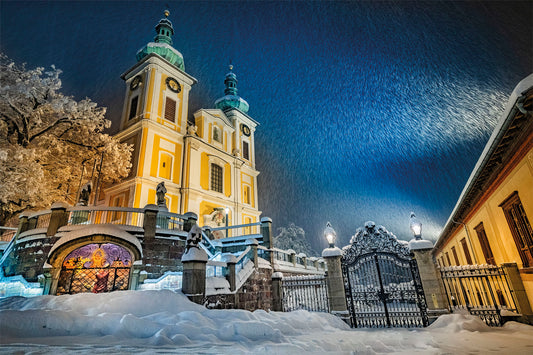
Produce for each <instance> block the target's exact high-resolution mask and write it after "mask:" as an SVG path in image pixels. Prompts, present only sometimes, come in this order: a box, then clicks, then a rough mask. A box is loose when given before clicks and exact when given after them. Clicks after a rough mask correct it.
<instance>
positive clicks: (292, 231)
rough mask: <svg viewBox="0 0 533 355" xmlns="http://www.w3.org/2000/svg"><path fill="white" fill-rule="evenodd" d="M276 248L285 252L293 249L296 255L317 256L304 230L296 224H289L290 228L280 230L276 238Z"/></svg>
mask: <svg viewBox="0 0 533 355" xmlns="http://www.w3.org/2000/svg"><path fill="white" fill-rule="evenodd" d="M274 247H276V248H278V249H284V250H287V249H293V250H294V251H295V252H296V253H304V254H306V255H307V256H316V255H317V253H316V252H315V251H314V250H313V248H311V244H309V241H308V240H307V238H306V237H305V231H304V230H303V228H302V227H298V226H297V225H295V224H294V223H289V226H288V227H280V228H278V235H277V236H275V237H274Z"/></svg>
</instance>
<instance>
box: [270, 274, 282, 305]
mask: <svg viewBox="0 0 533 355" xmlns="http://www.w3.org/2000/svg"><path fill="white" fill-rule="evenodd" d="M282 279H283V274H282V273H281V272H279V271H277V272H275V273H273V274H272V310H273V311H276V312H282V311H283V290H282V285H281V283H282Z"/></svg>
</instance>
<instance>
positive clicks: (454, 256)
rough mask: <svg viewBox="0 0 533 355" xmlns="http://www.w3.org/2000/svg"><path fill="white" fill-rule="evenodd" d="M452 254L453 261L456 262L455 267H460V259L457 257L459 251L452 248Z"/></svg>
mask: <svg viewBox="0 0 533 355" xmlns="http://www.w3.org/2000/svg"><path fill="white" fill-rule="evenodd" d="M452 254H453V260H454V261H455V265H457V266H459V265H460V264H459V258H458V257H457V250H455V247H452Z"/></svg>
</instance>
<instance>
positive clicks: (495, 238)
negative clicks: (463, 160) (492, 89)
mask: <svg viewBox="0 0 533 355" xmlns="http://www.w3.org/2000/svg"><path fill="white" fill-rule="evenodd" d="M532 109H533V75H531V76H529V77H528V78H526V79H524V80H523V81H522V82H521V83H520V84H519V85H518V86H517V89H515V92H514V93H513V95H512V96H511V99H510V100H509V104H508V105H507V108H506V112H505V113H504V117H502V120H501V121H500V123H499V125H498V126H497V128H496V130H495V132H494V134H493V135H492V137H491V140H490V141H489V143H488V144H487V147H486V148H485V150H484V152H483V155H482V156H481V157H480V159H479V161H478V164H477V165H476V168H475V169H474V171H473V172H472V175H471V178H470V180H469V182H468V183H467V186H465V189H464V190H463V193H462V195H461V198H460V199H459V201H458V203H457V205H456V207H455V209H454V212H452V215H451V216H450V219H449V220H448V222H447V224H446V226H445V228H444V230H443V232H442V234H441V236H440V237H439V240H438V241H437V243H436V245H435V249H434V256H435V258H436V260H437V262H438V264H439V265H440V266H450V265H468V264H494V265H502V264H505V263H516V264H517V266H518V269H519V272H520V277H521V279H522V282H523V285H524V288H525V291H526V293H527V296H528V298H529V303H530V305H531V307H532V308H533V262H532V261H533V254H532V253H533V230H532V229H531V226H532V223H533V115H532ZM511 202H512V209H511V207H509V206H511ZM515 211H519V213H515ZM528 244H529V246H528ZM456 259H457V260H456Z"/></svg>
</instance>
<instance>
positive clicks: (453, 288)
mask: <svg viewBox="0 0 533 355" xmlns="http://www.w3.org/2000/svg"><path fill="white" fill-rule="evenodd" d="M441 275H442V280H443V282H444V287H445V288H446V294H447V295H448V301H449V302H450V307H451V308H452V309H457V310H459V309H466V310H468V312H470V313H471V314H472V315H476V316H478V317H480V318H481V319H482V320H483V321H484V322H485V323H486V324H488V325H490V326H501V325H502V324H503V322H502V316H501V311H502V310H507V311H511V312H516V310H517V308H516V301H515V295H514V292H513V291H512V289H511V288H510V287H509V282H508V280H507V276H506V274H505V272H504V270H503V268H502V267H498V266H495V265H467V266H451V267H444V268H442V269H441Z"/></svg>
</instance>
